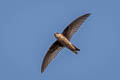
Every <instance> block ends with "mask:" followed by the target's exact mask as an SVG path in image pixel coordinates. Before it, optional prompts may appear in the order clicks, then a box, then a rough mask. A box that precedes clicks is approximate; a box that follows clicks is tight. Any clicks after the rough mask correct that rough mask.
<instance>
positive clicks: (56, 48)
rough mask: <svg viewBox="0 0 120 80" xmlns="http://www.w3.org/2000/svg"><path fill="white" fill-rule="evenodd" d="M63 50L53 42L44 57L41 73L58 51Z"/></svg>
mask: <svg viewBox="0 0 120 80" xmlns="http://www.w3.org/2000/svg"><path fill="white" fill-rule="evenodd" d="M62 49H63V46H62V45H61V44H60V43H59V42H58V41H55V42H54V43H53V44H52V46H51V47H50V48H49V50H48V52H47V54H46V55H45V57H44V59H43V63H42V67H41V72H44V70H45V68H46V67H47V66H48V64H49V63H50V62H51V61H52V60H53V59H54V58H55V57H56V55H57V54H58V52H59V51H61V50H62Z"/></svg>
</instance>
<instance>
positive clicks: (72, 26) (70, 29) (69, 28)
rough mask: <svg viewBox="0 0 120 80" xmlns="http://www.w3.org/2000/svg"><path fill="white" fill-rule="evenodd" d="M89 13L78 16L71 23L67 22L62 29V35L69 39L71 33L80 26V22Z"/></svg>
mask: <svg viewBox="0 0 120 80" xmlns="http://www.w3.org/2000/svg"><path fill="white" fill-rule="evenodd" d="M89 15H90V14H89V13H88V14H85V15H83V16H80V17H79V18H77V19H76V20H74V21H73V22H72V23H71V24H69V25H68V26H67V27H66V28H65V29H64V31H63V35H64V36H65V37H66V38H67V39H69V40H70V39H71V37H72V35H73V34H74V33H75V32H76V31H77V30H78V28H79V27H80V26H81V24H82V23H83V22H84V21H85V20H86V19H87V17H88V16H89Z"/></svg>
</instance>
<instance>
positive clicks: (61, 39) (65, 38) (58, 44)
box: [41, 13, 90, 72]
mask: <svg viewBox="0 0 120 80" xmlns="http://www.w3.org/2000/svg"><path fill="white" fill-rule="evenodd" d="M89 15H90V14H89V13H88V14H85V15H83V16H80V17H79V18H77V19H76V20H74V21H73V22H72V23H71V24H69V25H68V26H67V27H66V28H65V29H64V31H63V32H62V33H61V34H60V33H55V34H54V36H55V38H56V39H57V40H56V41H55V42H54V43H53V44H52V45H51V46H50V48H49V49H48V51H47V54H46V55H45V57H44V59H43V63H42V67H41V72H44V70H45V68H46V67H47V66H48V64H49V63H50V62H51V61H52V60H53V59H54V58H55V57H56V55H57V54H58V53H59V51H61V50H62V49H63V48H64V47H67V48H68V49H70V50H71V51H73V52H74V53H76V54H77V51H80V49H78V48H77V47H75V46H74V45H73V44H72V43H71V42H70V39H71V37H72V35H73V34H74V33H75V32H76V31H77V30H78V28H79V27H80V25H81V24H82V23H83V22H84V21H85V20H86V19H87V17H88V16H89Z"/></svg>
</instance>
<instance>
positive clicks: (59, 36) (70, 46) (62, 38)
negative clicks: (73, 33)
mask: <svg viewBox="0 0 120 80" xmlns="http://www.w3.org/2000/svg"><path fill="white" fill-rule="evenodd" d="M54 36H55V38H56V39H57V40H58V41H59V42H60V43H61V44H62V45H63V46H65V47H67V48H68V49H70V50H71V51H73V52H74V53H76V54H77V51H78V50H79V49H78V48H76V47H75V46H74V45H73V44H72V43H71V42H70V41H69V40H68V39H67V38H66V37H65V36H64V35H63V34H60V33H55V34H54Z"/></svg>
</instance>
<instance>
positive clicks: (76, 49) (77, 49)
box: [73, 45, 80, 54]
mask: <svg viewBox="0 0 120 80" xmlns="http://www.w3.org/2000/svg"><path fill="white" fill-rule="evenodd" d="M73 46H74V45H73ZM74 47H75V51H74V52H75V53H76V54H77V53H78V52H77V51H80V49H79V48H77V47H76V46H74Z"/></svg>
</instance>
